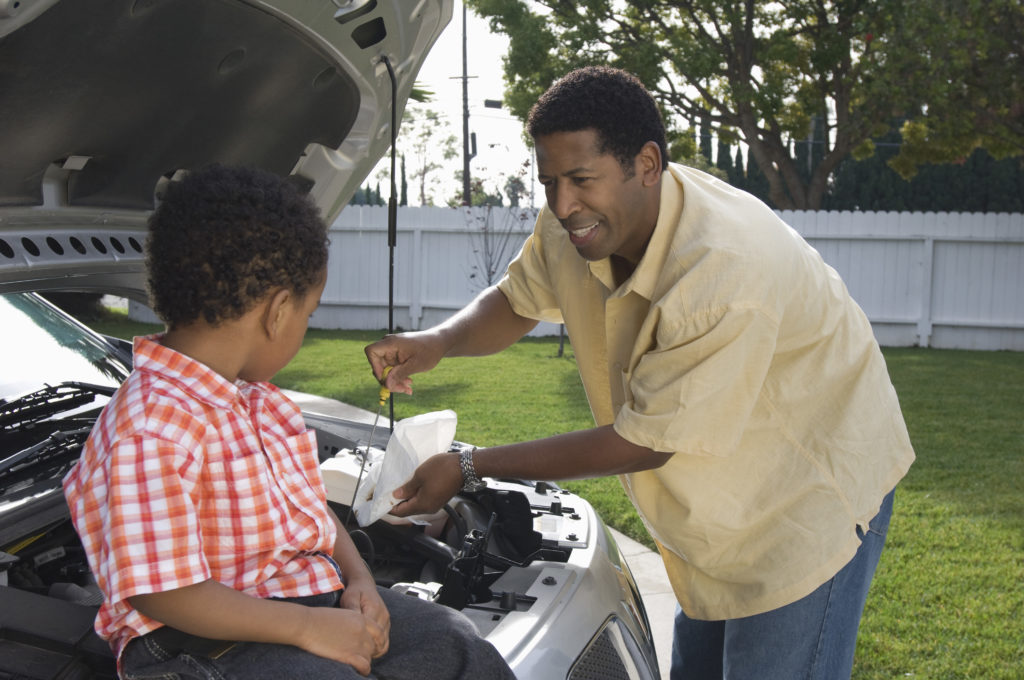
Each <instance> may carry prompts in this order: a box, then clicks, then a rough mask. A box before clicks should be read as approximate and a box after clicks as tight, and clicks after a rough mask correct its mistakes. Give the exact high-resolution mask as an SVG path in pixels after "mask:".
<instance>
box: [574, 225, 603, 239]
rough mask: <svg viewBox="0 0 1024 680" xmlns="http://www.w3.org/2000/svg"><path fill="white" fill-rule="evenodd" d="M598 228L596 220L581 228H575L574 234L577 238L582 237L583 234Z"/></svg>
mask: <svg viewBox="0 0 1024 680" xmlns="http://www.w3.org/2000/svg"><path fill="white" fill-rule="evenodd" d="M596 228H597V222H594V223H593V224H591V225H590V226H587V227H583V228H581V229H573V230H572V235H573V236H575V237H576V238H582V237H583V236H586V235H587V234H589V233H590V232H591V230H593V229H596Z"/></svg>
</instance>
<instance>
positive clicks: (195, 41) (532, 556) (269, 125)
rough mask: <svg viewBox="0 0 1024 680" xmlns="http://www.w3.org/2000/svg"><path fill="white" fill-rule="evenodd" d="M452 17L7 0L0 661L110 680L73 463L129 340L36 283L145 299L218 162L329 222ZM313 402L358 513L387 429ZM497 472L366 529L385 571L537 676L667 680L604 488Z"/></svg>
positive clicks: (418, 11) (2, 78)
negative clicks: (285, 182)
mask: <svg viewBox="0 0 1024 680" xmlns="http://www.w3.org/2000/svg"><path fill="white" fill-rule="evenodd" d="M451 15H452V0H418V1H416V2H412V1H411V0H347V1H345V0H333V1H332V0H107V1H106V2H89V3H86V2H81V0H20V1H19V2H0V64H2V65H3V66H2V67H0V150H2V151H0V153H2V154H3V162H2V163H0V328H2V329H3V332H2V335H0V338H2V339H0V356H2V359H0V364H2V367H0V678H6V677H17V678H33V679H44V678H113V677H115V667H114V660H113V658H112V655H111V652H110V649H109V647H108V646H107V645H106V643H105V642H104V641H102V640H101V639H100V638H99V637H98V636H97V635H96V634H95V632H94V631H93V629H92V624H93V619H94V617H95V613H96V609H97V607H98V605H99V603H100V602H101V601H102V597H103V595H102V593H101V592H100V590H99V589H98V587H97V586H96V584H95V581H94V579H93V578H92V575H91V573H90V571H89V567H88V564H87V561H86V559H85V556H84V554H83V550H82V546H81V543H80V542H79V540H78V537H77V535H76V533H75V531H74V529H73V527H72V525H71V523H70V520H69V516H68V509H67V505H66V502H65V500H64V497H63V493H62V489H61V480H62V478H63V477H64V476H65V475H66V474H67V472H68V471H69V470H70V469H71V468H72V467H73V466H74V465H75V464H76V462H77V460H78V457H79V454H80V450H81V447H82V445H83V443H84V441H85V438H86V437H87V436H88V434H89V432H90V430H91V427H92V424H93V422H94V420H95V419H96V417H97V415H98V413H99V412H100V410H101V409H102V408H103V406H104V405H105V404H106V402H107V401H108V400H109V399H110V397H111V395H112V394H113V393H114V392H115V391H116V389H117V387H118V385H119V384H120V383H121V381H123V380H124V379H125V378H126V377H127V375H128V373H129V372H130V370H131V361H132V356H131V353H132V349H131V345H130V343H129V342H127V341H125V340H123V339H115V338H111V337H106V336H103V335H100V334H98V333H96V332H94V331H93V330H91V329H90V328H88V327H87V326H86V325H83V324H82V323H81V322H79V321H78V320H76V319H75V318H73V317H72V316H69V315H68V314H67V313H65V312H64V311H62V310H61V309H59V308H58V307H56V306H55V305H54V304H52V303H51V302H49V301H48V300H47V299H46V297H44V296H45V295H52V294H54V293H56V292H59V291H71V292H76V293H88V294H93V295H101V294H102V295H114V296H118V297H121V298H127V299H131V300H134V301H137V302H140V303H145V302H146V289H145V266H144V257H143V250H144V244H145V240H146V218H147V216H148V214H149V212H150V211H151V210H152V209H153V207H154V205H155V203H156V201H158V200H159V195H160V192H161V191H162V188H163V187H164V186H165V185H166V184H167V183H168V182H172V181H175V179H176V178H178V177H180V176H181V175H182V174H183V173H187V172H188V171H189V170H190V169H193V168H197V167H200V166H202V165H205V164H208V163H211V162H220V163H224V164H237V165H250V166H257V167H261V168H264V169H267V170H270V171H273V172H276V173H278V174H280V175H283V176H289V177H290V178H291V179H292V180H293V181H295V182H297V183H298V184H299V185H300V186H301V187H303V188H304V189H305V190H306V191H308V192H309V194H310V196H311V197H312V198H313V200H314V201H315V202H316V203H317V205H318V206H319V207H320V209H321V211H322V213H323V215H324V217H325V218H326V219H327V220H328V221H330V220H333V219H334V218H335V217H336V216H337V215H338V213H339V212H340V211H341V210H342V209H343V207H344V206H345V204H346V203H347V202H348V200H349V199H350V197H351V196H352V195H353V194H354V192H355V191H356V189H357V188H358V187H359V185H360V184H361V182H362V181H363V180H364V179H365V177H366V176H367V174H368V173H369V172H371V170H372V169H373V168H374V167H375V165H376V164H377V163H378V161H379V160H380V159H381V158H382V157H383V156H384V154H385V153H386V152H387V150H388V149H389V148H392V147H393V144H392V141H393V135H395V134H396V130H395V127H396V126H395V125H394V121H397V120H400V119H401V115H402V112H403V110H404V107H405V103H406V101H407V100H408V98H409V96H410V93H411V92H412V90H413V85H414V82H415V78H416V74H417V72H418V70H419V68H420V66H421V65H422V62H423V59H424V57H425V55H426V54H427V52H428V51H429V49H430V47H431V46H432V45H433V43H434V42H435V41H436V40H437V39H438V36H439V35H440V34H441V31H442V30H443V28H444V27H445V25H446V24H447V23H448V22H449V20H450V18H451ZM304 417H305V419H306V422H307V425H308V426H309V427H310V428H311V429H313V430H314V431H315V432H316V435H317V441H318V446H319V452H320V459H321V463H322V469H323V470H324V476H325V479H327V480H328V489H329V499H330V501H331V503H332V505H333V506H334V509H335V511H336V512H337V514H338V516H339V517H343V518H345V517H350V516H351V514H352V513H350V512H349V510H350V508H351V506H352V504H353V501H352V496H351V490H352V489H354V488H355V485H356V484H357V481H358V479H359V476H360V474H361V472H362V468H363V467H364V463H365V462H366V461H367V460H371V461H372V460H379V456H381V455H383V451H384V450H385V449H386V448H387V442H388V436H389V428H387V427H383V426H380V427H378V428H376V430H374V429H373V427H372V425H370V424H369V423H367V422H363V421H358V420H354V419H346V418H341V417H338V416H332V415H325V414H324V413H317V412H314V411H313V410H308V411H304ZM466 446H469V444H467V443H464V442H460V441H454V442H453V443H452V450H461V449H462V448H464V447H466ZM485 481H486V482H487V485H486V488H483V489H481V490H479V491H476V492H472V493H460V494H459V495H457V496H456V497H455V498H453V499H452V500H451V502H450V503H449V504H448V506H447V507H446V508H445V511H444V512H443V513H440V514H439V515H438V516H436V517H434V518H433V519H432V521H430V522H428V523H427V524H425V525H424V524H418V523H412V522H409V521H402V520H397V519H395V518H389V517H385V518H384V519H381V520H378V521H376V522H373V523H372V524H369V525H368V526H366V527H358V526H357V525H356V524H355V523H352V524H351V528H352V533H353V536H354V539H355V541H356V544H357V546H358V547H359V548H360V550H361V552H362V553H363V556H364V557H365V559H366V560H367V562H368V564H369V565H370V566H371V569H372V570H373V573H374V576H375V578H376V579H377V581H378V583H380V584H382V585H386V586H388V587H392V588H395V589H398V590H400V591H402V592H405V593H408V594H409V595H411V596H417V597H422V598H426V599H430V600H434V601H437V602H439V603H441V604H443V605H446V606H449V607H454V608H456V609H459V610H461V611H462V612H463V613H465V614H466V615H467V616H468V617H469V618H470V619H471V620H472V621H473V622H474V623H475V624H476V626H477V628H478V629H479V630H480V632H481V633H482V634H483V635H485V636H486V637H487V639H488V640H490V641H491V642H493V644H494V645H495V646H496V647H497V648H498V650H499V651H500V652H501V653H502V654H503V656H504V657H505V658H506V659H507V660H508V662H509V664H510V666H511V667H512V669H513V670H514V671H515V673H516V675H517V677H519V678H523V679H524V680H525V679H527V678H528V679H530V680H547V679H552V680H553V679H556V678H557V679H559V680H563V679H566V678H571V679H572V680H587V679H600V678H634V679H641V680H649V679H656V678H658V677H659V675H658V667H657V663H656V660H655V653H654V646H653V643H652V641H651V633H650V627H649V625H648V621H647V617H646V614H645V612H644V607H643V601H642V598H641V597H640V595H639V592H638V590H637V587H636V584H635V582H634V580H633V577H632V575H631V574H630V571H629V568H628V565H627V564H626V561H625V559H624V558H623V557H622V555H621V554H620V553H619V551H618V547H617V545H616V543H615V540H614V538H613V536H612V535H611V534H610V533H609V531H608V529H607V528H606V527H605V525H604V524H603V523H602V521H601V520H600V518H599V517H598V516H597V515H596V513H595V512H594V510H593V508H592V507H591V506H590V504H589V503H587V501H586V500H585V499H583V498H581V497H579V496H578V495H575V494H572V493H570V492H568V491H566V490H564V489H561V488H559V487H558V486H557V485H555V484H551V483H547V482H535V481H531V480H519V479H487V480H485Z"/></svg>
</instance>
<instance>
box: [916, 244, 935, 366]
mask: <svg viewBox="0 0 1024 680" xmlns="http://www.w3.org/2000/svg"><path fill="white" fill-rule="evenodd" d="M922 255H923V256H924V262H922V263H921V264H922V266H921V315H920V316H919V317H918V319H917V344H918V346H919V347H927V346H928V343H929V342H930V340H931V336H932V286H933V285H934V282H933V281H932V270H933V264H934V262H935V238H934V237H931V236H927V237H925V239H924V253H922Z"/></svg>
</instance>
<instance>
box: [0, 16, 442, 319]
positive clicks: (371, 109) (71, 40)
mask: <svg viewBox="0 0 1024 680" xmlns="http://www.w3.org/2000/svg"><path fill="white" fill-rule="evenodd" d="M451 13H452V2H451V0H416V1H413V0H333V1H332V0H109V1H105V2H82V0H20V1H19V2H11V1H6V0H0V291H3V292H7V291H15V290H35V291H45V290H56V289H61V290H78V291H95V292H103V293H112V294H119V295H123V296H125V297H130V298H133V299H136V300H139V301H141V302H144V301H145V295H144V290H145V287H144V274H143V270H144V264H143V252H142V251H143V244H144V242H145V238H146V224H145V220H146V217H147V216H148V214H149V212H150V211H151V210H152V209H153V207H154V202H155V200H156V197H157V196H158V194H159V191H160V188H161V185H162V184H163V183H165V182H168V181H170V180H171V179H172V178H173V177H174V176H175V175H176V174H178V173H181V172H187V171H188V170H190V169H193V168H197V167H200V166H203V165H206V164H209V163H213V162H219V163H224V164H230V165H248V166H256V167H261V168H264V169H266V170H270V171H272V172H275V173H277V174H280V175H290V176H292V177H293V178H294V179H295V181H296V182H299V183H300V184H301V185H302V186H303V187H305V188H307V189H308V191H309V193H310V195H311V197H312V198H313V199H314V201H315V202H316V203H317V205H318V206H319V207H320V209H321V211H322V214H323V216H324V218H325V219H326V220H327V221H328V222H330V221H333V219H334V218H335V217H336V216H337V214H338V213H339V212H340V211H341V209H342V208H343V207H344V206H345V204H346V203H347V202H348V201H349V199H350V198H351V196H352V195H353V194H354V193H355V191H356V189H357V188H358V187H359V185H360V184H361V183H362V181H363V179H364V178H365V177H366V176H367V175H368V174H369V172H370V171H371V170H372V169H373V167H374V166H375V165H376V163H377V161H378V160H379V159H380V158H381V156H383V154H384V153H385V152H386V151H387V149H388V148H389V146H390V144H391V135H392V126H391V120H392V111H394V113H395V116H396V120H400V119H401V115H402V112H403V110H404V108H405V102H406V101H407V99H408V97H409V94H410V92H411V91H412V88H413V83H414V80H415V77H416V74H417V73H418V71H419V69H420V67H421V65H422V63H423V60H424V58H425V57H426V54H427V52H428V51H429V49H430V47H431V46H432V45H433V43H434V41H435V40H436V39H437V37H438V35H439V34H440V33H441V31H442V29H443V28H444V27H445V25H446V24H447V23H448V21H449V20H450V18H451Z"/></svg>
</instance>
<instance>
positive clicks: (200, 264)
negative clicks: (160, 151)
mask: <svg viewBox="0 0 1024 680" xmlns="http://www.w3.org/2000/svg"><path fill="white" fill-rule="evenodd" d="M327 243H328V242H327V227H326V225H325V224H324V221H323V219H322V218H321V217H320V214H319V211H318V209H317V207H316V206H315V205H314V204H313V202H312V201H311V200H310V199H309V197H308V196H306V195H305V194H304V193H302V192H301V191H300V190H299V189H298V188H297V187H296V186H294V185H293V184H291V183H289V182H288V181H286V180H284V179H282V178H281V177H278V176H277V175H274V174H272V173H269V172H265V171H262V170H257V169H253V168H240V167H226V166H221V165H211V166H208V167H205V168H202V169H200V170H196V171H194V172H190V173H189V174H188V175H186V176H185V178H184V179H182V180H181V181H175V182H170V183H169V184H168V185H167V188H166V193H165V194H164V196H163V200H162V201H161V202H160V204H159V205H158V207H157V209H156V210H155V211H154V212H153V214H152V215H151V216H150V218H149V239H148V240H147V242H146V265H147V267H148V269H149V294H150V302H151V304H152V305H153V310H154V311H155V312H156V313H157V315H158V316H159V317H160V318H161V319H162V320H163V321H164V323H166V324H167V326H168V328H176V327H179V326H182V325H187V324H189V323H192V322H195V321H198V320H200V319H201V320H203V321H205V322H207V323H209V324H212V325H217V324H219V323H220V322H222V321H227V320H231V319H237V318H239V317H241V316H242V315H243V314H245V313H246V312H248V311H249V310H251V309H253V308H254V307H255V306H256V305H257V303H259V302H260V301H261V300H262V299H264V298H265V297H266V296H267V295H268V294H270V293H271V292H272V291H273V290H275V289H279V288H285V289H288V290H290V291H292V292H293V293H295V294H296V295H298V296H302V295H305V293H306V291H308V290H309V289H310V288H312V287H313V286H314V285H316V284H318V283H319V282H320V281H321V278H322V277H323V276H325V274H326V268H327Z"/></svg>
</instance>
